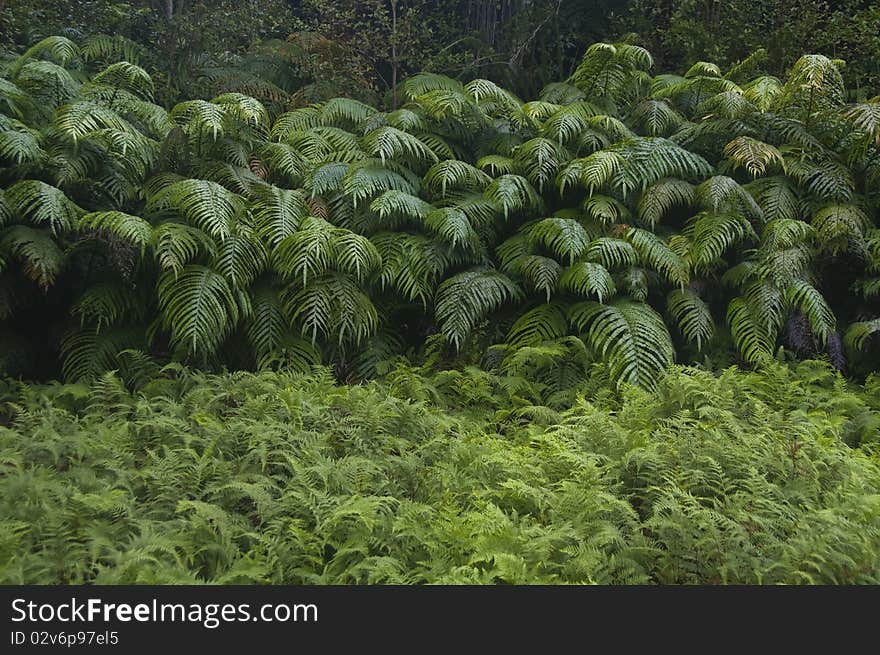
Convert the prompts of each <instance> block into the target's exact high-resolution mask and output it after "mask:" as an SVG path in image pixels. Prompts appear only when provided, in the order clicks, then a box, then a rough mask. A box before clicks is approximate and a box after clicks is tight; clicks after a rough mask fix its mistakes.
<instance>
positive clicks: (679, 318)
mask: <svg viewBox="0 0 880 655" xmlns="http://www.w3.org/2000/svg"><path fill="white" fill-rule="evenodd" d="M666 309H667V311H668V312H669V314H670V315H671V316H672V318H674V319H675V322H676V324H677V325H678V329H679V330H680V331H681V335H682V336H683V337H684V338H685V339H687V340H688V341H691V342H693V343H695V344H697V350H702V349H703V346H704V345H705V344H706V343H707V342H708V341H709V339H711V338H712V335H713V334H714V333H715V322H714V321H713V320H712V313H711V312H710V311H709V306H708V305H707V304H706V303H705V302H704V301H703V299H702V298H700V297H699V296H698V295H697V294H696V293H694V292H693V291H691V290H690V289H673V290H672V291H671V292H669V295H667V296H666Z"/></svg>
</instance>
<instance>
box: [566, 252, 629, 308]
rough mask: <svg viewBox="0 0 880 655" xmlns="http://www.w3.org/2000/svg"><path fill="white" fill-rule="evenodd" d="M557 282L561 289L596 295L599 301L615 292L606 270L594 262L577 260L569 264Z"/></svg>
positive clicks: (611, 279) (579, 293) (584, 294)
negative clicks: (575, 262)
mask: <svg viewBox="0 0 880 655" xmlns="http://www.w3.org/2000/svg"><path fill="white" fill-rule="evenodd" d="M559 283H560V285H561V286H562V288H563V289H566V290H567V291H570V292H572V293H575V294H577V295H579V296H587V297H589V296H596V297H597V298H598V299H599V302H600V303H601V302H604V301H605V300H607V299H609V298H611V297H612V296H613V295H614V294H615V293H616V292H617V288H616V287H615V285H614V279H613V278H612V277H611V274H610V273H609V272H608V270H607V269H606V268H605V267H604V266H602V265H601V264H596V263H594V262H579V263H577V264H573V265H572V266H569V267H568V268H567V269H565V272H564V273H563V274H562V278H561V279H560V280H559Z"/></svg>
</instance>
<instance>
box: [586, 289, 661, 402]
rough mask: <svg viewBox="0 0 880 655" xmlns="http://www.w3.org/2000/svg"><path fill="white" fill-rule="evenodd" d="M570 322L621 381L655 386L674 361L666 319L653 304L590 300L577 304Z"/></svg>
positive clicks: (649, 386) (614, 376)
mask: <svg viewBox="0 0 880 655" xmlns="http://www.w3.org/2000/svg"><path fill="white" fill-rule="evenodd" d="M570 317H571V322H572V323H573V324H574V325H575V326H576V327H577V329H578V330H580V331H581V332H582V333H586V339H585V342H586V343H587V344H588V345H589V346H590V347H591V348H592V349H593V350H595V351H596V352H597V353H598V354H599V355H600V356H601V357H602V359H603V360H605V361H606V362H608V364H609V365H610V367H611V374H612V377H613V378H614V379H615V381H616V382H617V383H618V384H623V383H628V384H635V385H639V386H643V387H646V388H649V389H650V388H653V387H654V386H655V385H656V384H657V381H658V379H659V377H660V374H661V373H662V371H663V370H664V369H666V367H668V366H669V365H670V364H672V361H673V357H674V354H675V353H674V350H673V347H672V339H671V338H670V336H669V332H668V331H667V329H666V325H665V324H664V323H663V319H662V318H661V317H660V315H659V314H657V312H655V311H654V310H653V309H651V307H650V306H648V305H646V304H645V303H641V302H634V301H632V300H615V301H614V302H613V303H611V304H608V305H603V304H601V303H597V302H594V301H591V300H588V301H586V302H583V303H579V304H577V305H574V306H573V307H572V308H571V311H570Z"/></svg>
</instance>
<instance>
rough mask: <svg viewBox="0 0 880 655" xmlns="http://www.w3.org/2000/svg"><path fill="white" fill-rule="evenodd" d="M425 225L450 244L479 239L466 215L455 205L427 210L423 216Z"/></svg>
mask: <svg viewBox="0 0 880 655" xmlns="http://www.w3.org/2000/svg"><path fill="white" fill-rule="evenodd" d="M425 226H426V227H427V228H428V229H429V230H431V231H432V232H434V233H436V234H437V235H439V236H440V237H441V238H443V239H444V240H446V241H447V242H448V243H449V245H451V246H456V245H465V244H474V243H476V242H477V241H479V237H478V236H477V234H476V232H474V228H473V227H471V223H470V221H469V220H468V217H467V216H466V215H465V213H464V212H463V211H461V210H460V209H458V208H456V207H441V208H440V209H434V210H433V211H431V212H429V213H428V214H427V216H425Z"/></svg>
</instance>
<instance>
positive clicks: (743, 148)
mask: <svg viewBox="0 0 880 655" xmlns="http://www.w3.org/2000/svg"><path fill="white" fill-rule="evenodd" d="M724 156H725V157H730V159H732V160H733V163H734V169H736V168H740V167H742V168H745V169H746V170H747V171H748V172H749V174H750V175H751V176H752V177H757V176H758V175H764V174H765V173H766V172H767V168H768V167H771V166H779V167H780V168H782V169H783V170H784V169H785V160H784V159H783V158H782V153H781V152H779V150H777V149H776V148H775V147H774V146H771V145H770V144H769V143H764V142H763V141H758V140H757V139H753V138H751V137H748V136H738V137H736V138H735V139H734V140H733V141H731V142H730V143H728V144H727V145H726V146H724Z"/></svg>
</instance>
